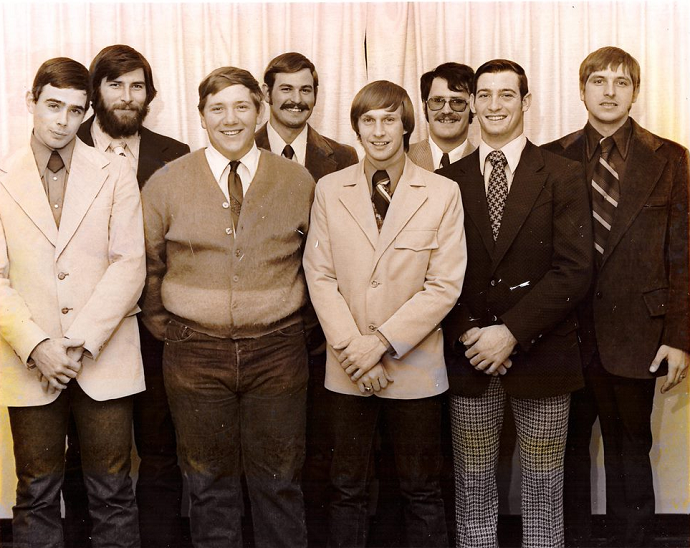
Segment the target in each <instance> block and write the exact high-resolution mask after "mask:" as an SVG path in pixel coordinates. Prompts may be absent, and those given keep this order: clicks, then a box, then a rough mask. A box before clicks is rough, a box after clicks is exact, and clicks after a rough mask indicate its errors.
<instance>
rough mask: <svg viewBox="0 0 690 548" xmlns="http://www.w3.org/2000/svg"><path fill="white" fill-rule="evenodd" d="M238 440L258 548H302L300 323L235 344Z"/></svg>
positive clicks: (303, 361) (303, 366) (304, 374)
mask: <svg viewBox="0 0 690 548" xmlns="http://www.w3.org/2000/svg"><path fill="white" fill-rule="evenodd" d="M237 348H238V358H237V361H238V371H239V377H240V382H239V391H240V438H241V445H242V462H243V466H244V472H245V477H246V480H247V488H248V491H249V500H250V501H251V509H252V521H253V524H254V540H255V543H256V546H257V547H258V548H279V547H284V548H306V546H307V529H306V522H305V518H304V499H303V496H302V488H301V486H300V480H301V471H302V466H303V465H304V437H305V430H306V397H307V380H308V376H309V372H308V368H307V353H306V344H305V338H304V330H303V328H302V325H301V324H298V325H294V326H291V327H288V328H285V329H283V330H280V331H276V332H274V333H271V334H269V335H265V336H263V337H259V338H257V339H244V340H241V341H238V343H237Z"/></svg>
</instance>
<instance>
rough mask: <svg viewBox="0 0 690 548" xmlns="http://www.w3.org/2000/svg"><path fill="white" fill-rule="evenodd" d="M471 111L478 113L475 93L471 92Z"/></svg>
mask: <svg viewBox="0 0 690 548" xmlns="http://www.w3.org/2000/svg"><path fill="white" fill-rule="evenodd" d="M470 112H471V113H472V114H477V109H476V108H475V107H474V93H470Z"/></svg>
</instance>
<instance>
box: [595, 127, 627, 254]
mask: <svg viewBox="0 0 690 548" xmlns="http://www.w3.org/2000/svg"><path fill="white" fill-rule="evenodd" d="M599 144H600V146H601V156H599V161H598V162H597V163H596V165H595V166H594V173H593V174H592V215H593V216H594V248H595V249H596V250H597V252H598V253H599V255H598V257H599V258H601V256H602V255H603V254H604V249H605V248H606V240H607V239H608V237H609V233H610V231H611V225H612V224H613V218H614V217H615V215H616V208H617V207H618V202H619V201H620V197H621V192H620V182H619V181H618V173H616V170H615V169H614V168H613V165H611V164H610V163H609V156H610V155H611V151H612V150H613V145H614V142H613V138H612V137H605V138H604V139H602V140H601V141H600V142H599Z"/></svg>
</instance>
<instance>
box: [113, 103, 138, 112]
mask: <svg viewBox="0 0 690 548" xmlns="http://www.w3.org/2000/svg"><path fill="white" fill-rule="evenodd" d="M110 110H140V109H139V107H137V106H136V105H135V104H133V103H125V102H121V103H115V104H114V105H113V106H112V107H110Z"/></svg>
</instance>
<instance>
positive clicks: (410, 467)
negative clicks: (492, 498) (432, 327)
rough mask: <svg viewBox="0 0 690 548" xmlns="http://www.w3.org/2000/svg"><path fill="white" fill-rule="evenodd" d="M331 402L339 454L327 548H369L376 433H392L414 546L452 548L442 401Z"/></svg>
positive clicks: (340, 398) (335, 397)
mask: <svg viewBox="0 0 690 548" xmlns="http://www.w3.org/2000/svg"><path fill="white" fill-rule="evenodd" d="M329 396H330V400H331V404H330V409H331V413H332V414H331V425H332V430H333V436H334V442H335V450H334V454H333V462H332V466H331V483H332V487H333V491H334V492H333V500H332V502H331V505H330V510H329V538H328V546H331V547H364V546H366V542H367V529H368V523H367V513H368V512H367V509H368V502H369V498H368V478H369V477H370V470H369V464H370V456H371V452H372V450H373V445H374V437H375V434H376V429H377V427H380V428H382V429H384V430H386V431H387V433H388V435H389V436H390V440H391V444H392V447H393V452H394V457H395V467H396V471H397V476H398V478H399V482H400V491H401V493H402V495H403V497H404V499H405V502H406V504H405V511H404V515H405V526H406V530H407V538H408V543H409V545H410V546H414V547H419V546H429V547H435V548H439V547H442V546H447V545H448V536H447V533H446V523H445V514H444V507H443V500H442V498H441V487H440V483H439V475H440V471H441V462H442V457H441V451H440V440H441V398H442V397H441V396H435V397H432V398H424V399H415V400H393V399H386V398H379V397H376V396H373V397H368V398H365V397H359V396H350V395H343V394H335V393H330V394H329Z"/></svg>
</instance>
